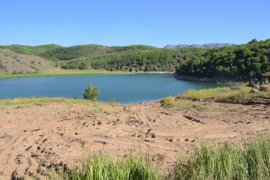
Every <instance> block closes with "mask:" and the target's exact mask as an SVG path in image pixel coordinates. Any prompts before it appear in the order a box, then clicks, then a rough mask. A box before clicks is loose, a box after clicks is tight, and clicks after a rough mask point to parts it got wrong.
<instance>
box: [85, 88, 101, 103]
mask: <svg viewBox="0 0 270 180" xmlns="http://www.w3.org/2000/svg"><path fill="white" fill-rule="evenodd" d="M98 96H99V91H98V88H97V87H95V86H93V85H89V86H88V87H87V88H86V90H85V91H84V93H83V98H84V99H88V100H91V101H96V99H97V97H98Z"/></svg>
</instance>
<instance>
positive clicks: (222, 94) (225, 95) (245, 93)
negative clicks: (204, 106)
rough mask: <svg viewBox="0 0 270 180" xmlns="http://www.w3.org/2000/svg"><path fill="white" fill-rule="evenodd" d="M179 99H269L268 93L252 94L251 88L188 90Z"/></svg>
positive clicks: (269, 94)
mask: <svg viewBox="0 0 270 180" xmlns="http://www.w3.org/2000/svg"><path fill="white" fill-rule="evenodd" d="M181 97H185V98H188V99H215V100H224V101H226V100H247V99H251V98H254V97H270V93H269V92H268V93H267V92H259V93H252V92H251V87H248V86H244V85H242V86H235V87H217V88H212V89H203V90H188V91H186V92H184V93H183V94H182V95H181Z"/></svg>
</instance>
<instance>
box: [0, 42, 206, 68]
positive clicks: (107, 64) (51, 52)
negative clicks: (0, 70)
mask: <svg viewBox="0 0 270 180" xmlns="http://www.w3.org/2000/svg"><path fill="white" fill-rule="evenodd" d="M0 49H9V50H11V51H13V52H14V53H20V54H27V55H35V56H39V57H40V58H43V59H47V60H50V61H51V62H53V63H54V64H55V66H58V67H61V68H63V69H106V70H109V71H115V70H122V71H175V69H176V67H177V66H178V65H179V63H180V62H181V61H183V60H185V59H189V58H190V57H192V56H197V55H198V54H202V53H203V52H205V50H204V49H191V48H190V49H175V50H172V49H163V48H156V47H152V46H144V45H132V46H122V47H121V46H113V47H108V46H102V45H79V46H72V47H62V46H58V45H44V46H22V45H11V46H0Z"/></svg>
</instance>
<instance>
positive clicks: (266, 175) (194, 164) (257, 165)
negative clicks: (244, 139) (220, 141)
mask: <svg viewBox="0 0 270 180" xmlns="http://www.w3.org/2000/svg"><path fill="white" fill-rule="evenodd" d="M173 179H179V180H181V179H222V180H224V179H225V180H226V179H237V180H238V179H239V180H241V179H270V140H269V139H264V138H257V139H256V140H255V141H253V142H251V143H249V144H245V145H242V146H232V145H224V146H223V147H220V146H217V147H213V146H203V147H202V148H201V150H197V151H195V152H194V153H193V154H192V155H191V157H190V158H189V159H188V160H186V161H183V160H179V161H178V163H177V165H176V168H175V171H174V176H173Z"/></svg>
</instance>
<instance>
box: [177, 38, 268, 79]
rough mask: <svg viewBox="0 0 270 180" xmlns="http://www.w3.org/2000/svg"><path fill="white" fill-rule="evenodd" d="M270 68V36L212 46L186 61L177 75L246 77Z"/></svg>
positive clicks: (180, 66) (224, 77)
mask: <svg viewBox="0 0 270 180" xmlns="http://www.w3.org/2000/svg"><path fill="white" fill-rule="evenodd" d="M266 72H270V39H268V40H265V41H260V42H258V41H257V40H255V39H254V40H252V41H250V42H249V43H247V44H244V45H239V46H231V47H223V48H216V49H210V50H208V51H207V52H205V53H203V54H201V55H198V56H193V57H192V58H190V59H189V60H187V61H182V62H181V64H180V65H179V67H178V69H177V70H176V74H177V75H188V76H194V77H207V78H223V79H237V80H245V79H248V78H252V77H258V76H259V75H260V74H262V73H266Z"/></svg>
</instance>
